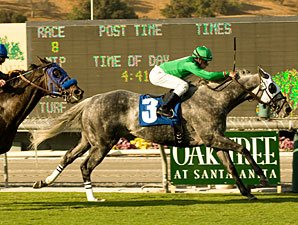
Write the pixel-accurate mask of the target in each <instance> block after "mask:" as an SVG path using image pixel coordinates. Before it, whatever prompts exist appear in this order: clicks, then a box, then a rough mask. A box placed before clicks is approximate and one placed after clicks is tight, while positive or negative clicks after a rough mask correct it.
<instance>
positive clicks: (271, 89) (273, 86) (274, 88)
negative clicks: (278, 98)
mask: <svg viewBox="0 0 298 225" xmlns="http://www.w3.org/2000/svg"><path fill="white" fill-rule="evenodd" d="M268 90H269V92H270V93H271V94H274V93H276V91H277V88H276V86H275V85H274V84H273V83H271V84H269V87H268Z"/></svg>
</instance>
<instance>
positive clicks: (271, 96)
mask: <svg viewBox="0 0 298 225" xmlns="http://www.w3.org/2000/svg"><path fill="white" fill-rule="evenodd" d="M258 74H259V77H260V87H259V91H260V93H261V97H260V100H261V102H262V103H265V104H267V105H269V106H270V107H271V109H273V110H274V111H275V112H276V114H277V115H278V117H281V118H283V117H287V116H288V115H289V114H290V112H291V111H292V109H291V107H290V105H289V103H288V102H287V99H286V97H285V96H284V95H283V94H282V93H281V90H280V88H279V87H278V86H277V84H276V83H274V81H273V80H272V77H271V75H270V74H269V73H266V72H265V71H264V70H263V69H262V68H261V67H260V66H259V67H258Z"/></svg>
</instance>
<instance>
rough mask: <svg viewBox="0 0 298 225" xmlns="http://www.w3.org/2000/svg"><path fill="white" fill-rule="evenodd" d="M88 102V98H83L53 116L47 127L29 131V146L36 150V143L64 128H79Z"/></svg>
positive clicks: (55, 134)
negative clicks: (58, 114) (53, 118)
mask: <svg viewBox="0 0 298 225" xmlns="http://www.w3.org/2000/svg"><path fill="white" fill-rule="evenodd" d="M88 102H89V99H85V100H84V101H82V102H80V103H78V104H77V105H75V106H73V107H71V108H70V109H68V110H67V111H66V112H65V113H63V114H62V115H61V116H59V117H58V118H55V120H54V121H53V122H51V123H50V125H49V128H48V129H42V130H37V131H36V132H31V147H32V148H34V149H35V150H36V149H37V147H38V145H39V144H41V143H42V142H43V141H45V140H47V139H49V138H51V137H55V136H57V135H58V134H60V133H62V132H63V131H65V130H69V129H76V130H80V129H81V123H80V122H81V118H82V113H83V111H84V108H85V106H86V104H88Z"/></svg>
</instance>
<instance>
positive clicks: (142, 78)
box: [121, 70, 149, 82]
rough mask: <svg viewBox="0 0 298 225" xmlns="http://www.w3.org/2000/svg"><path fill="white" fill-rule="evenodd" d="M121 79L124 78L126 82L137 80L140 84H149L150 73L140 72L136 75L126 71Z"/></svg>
mask: <svg viewBox="0 0 298 225" xmlns="http://www.w3.org/2000/svg"><path fill="white" fill-rule="evenodd" d="M121 77H122V78H124V82H128V81H133V80H137V81H138V82H149V80H148V71H147V70H144V71H142V70H139V71H138V72H136V73H132V72H129V71H127V70H125V71H124V72H123V73H122V74H121Z"/></svg>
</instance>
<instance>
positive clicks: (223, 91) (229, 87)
mask: <svg viewBox="0 0 298 225" xmlns="http://www.w3.org/2000/svg"><path fill="white" fill-rule="evenodd" d="M239 82H240V83H241V84H242V85H243V86H244V87H245V88H246V89H247V90H250V91H252V90H253V89H254V88H256V87H257V86H258V84H259V81H258V77H257V76H256V75H246V76H244V77H242V78H241V79H240V80H239ZM220 84H221V83H220V82H216V83H215V82H209V83H208V84H207V85H204V84H203V85H201V86H200V85H199V86H198V87H197V91H196V94H195V96H196V97H195V96H193V97H194V101H197V100H199V99H201V98H202V96H204V98H205V99H206V101H207V102H206V103H207V104H208V101H209V100H208V99H210V102H209V104H212V106H211V107H218V108H219V111H221V112H224V111H225V112H227V113H228V112H230V111H231V110H232V109H234V108H235V107H236V106H238V105H239V104H241V103H243V102H244V101H246V99H247V98H246V96H247V92H245V91H244V90H243V89H242V88H241V87H240V86H238V85H237V84H236V83H234V82H233V81H230V83H226V84H224V85H223V86H221V87H219V88H216V87H218V85H220ZM214 89H216V90H214ZM196 98H197V99H196Z"/></svg>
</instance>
